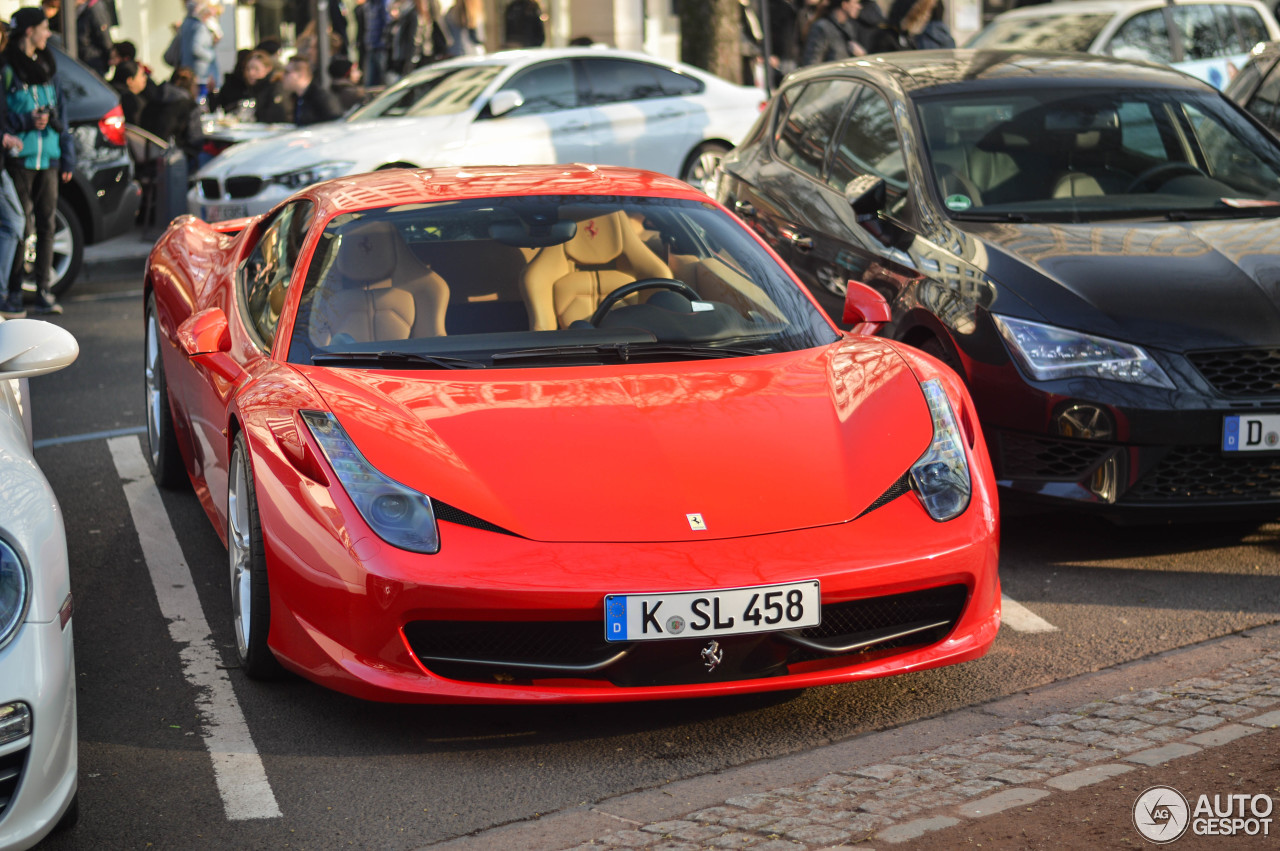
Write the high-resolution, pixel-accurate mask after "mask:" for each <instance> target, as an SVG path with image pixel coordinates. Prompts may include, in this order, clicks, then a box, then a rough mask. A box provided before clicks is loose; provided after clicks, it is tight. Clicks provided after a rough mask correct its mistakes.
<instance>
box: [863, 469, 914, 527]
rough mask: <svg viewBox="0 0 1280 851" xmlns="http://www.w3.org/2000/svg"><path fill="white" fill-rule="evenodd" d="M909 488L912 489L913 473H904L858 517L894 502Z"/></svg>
mask: <svg viewBox="0 0 1280 851" xmlns="http://www.w3.org/2000/svg"><path fill="white" fill-rule="evenodd" d="M909 490H911V474H910V473H903V474H902V477H901V478H899V479H898V480H897V481H896V482H894V483H893V484H892V485H890V486H889V489H888V490H887V491H885V492H884V493H882V494H880V495H879V496H878V497H876V501H875V502H873V503H871V504H870V505H868V506H867V507H866V509H865V510H864V511H863V512H862V514H859V515H858V517H862V516H863V515H865V514H870V513H871V512H873V511H875V510H876V509H877V508H880V507H881V506H884V505H888V504H889V503H891V502H893V501H894V500H895V499H897V498H898V497H900V496H902V495H903V494H904V493H906V492H907V491H909ZM855 519H856V518H855Z"/></svg>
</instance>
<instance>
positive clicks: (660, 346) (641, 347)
mask: <svg viewBox="0 0 1280 851" xmlns="http://www.w3.org/2000/svg"><path fill="white" fill-rule="evenodd" d="M762 354H768V350H764V351H762V350H760V349H747V348H743V347H740V346H738V347H735V346H701V345H696V344H679V345H677V344H673V343H656V344H655V343H604V344H602V345H589V346H544V347H541V348H536V349H517V350H516V351H511V352H498V353H496V354H494V356H493V362H494V364H495V365H496V364H498V363H500V362H502V363H513V362H517V361H526V360H528V361H539V360H549V361H555V360H580V359H582V358H593V357H597V358H601V359H604V358H610V359H615V360H617V361H618V362H620V363H627V362H629V361H631V360H632V359H645V358H652V357H681V358H731V357H744V356H747V355H762Z"/></svg>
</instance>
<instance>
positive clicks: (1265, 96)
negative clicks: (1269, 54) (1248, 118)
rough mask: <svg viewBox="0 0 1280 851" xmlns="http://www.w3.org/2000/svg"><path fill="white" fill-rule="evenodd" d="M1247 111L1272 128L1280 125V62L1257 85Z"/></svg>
mask: <svg viewBox="0 0 1280 851" xmlns="http://www.w3.org/2000/svg"><path fill="white" fill-rule="evenodd" d="M1249 111H1250V112H1252V113H1253V114H1254V115H1255V116H1257V118H1258V120H1259V121H1261V122H1262V123H1263V124H1265V125H1267V126H1268V127H1270V128H1271V129H1272V130H1275V129H1276V128H1277V127H1280V64H1277V65H1276V66H1275V67H1274V68H1272V69H1271V73H1270V74H1268V75H1267V79H1265V80H1263V81H1262V85H1261V86H1259V87H1258V92H1257V94H1255V95H1254V96H1253V100H1251V101H1249Z"/></svg>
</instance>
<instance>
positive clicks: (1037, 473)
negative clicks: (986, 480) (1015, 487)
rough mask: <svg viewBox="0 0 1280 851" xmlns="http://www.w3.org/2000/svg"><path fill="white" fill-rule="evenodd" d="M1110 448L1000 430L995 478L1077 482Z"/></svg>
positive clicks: (1090, 470) (1102, 445) (1097, 463)
mask: <svg viewBox="0 0 1280 851" xmlns="http://www.w3.org/2000/svg"><path fill="white" fill-rule="evenodd" d="M1112 448H1113V447H1111V446H1109V445H1106V444H1102V443H1093V442H1090V441H1084V440H1060V439H1058V438H1051V437H1034V436H1032V435H1027V434H1019V433H1017V432H1012V431H1002V432H1000V451H999V454H998V456H997V470H996V478H998V479H1023V480H1025V479H1036V480H1044V481H1064V482H1076V481H1079V480H1081V479H1083V478H1084V477H1085V476H1088V475H1089V474H1090V473H1092V472H1093V471H1094V469H1096V468H1097V466H1098V465H1099V464H1101V463H1102V462H1103V461H1104V460H1106V457H1107V455H1108V454H1109V453H1110V452H1111V451H1112Z"/></svg>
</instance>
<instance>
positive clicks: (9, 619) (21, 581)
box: [0, 538, 30, 649]
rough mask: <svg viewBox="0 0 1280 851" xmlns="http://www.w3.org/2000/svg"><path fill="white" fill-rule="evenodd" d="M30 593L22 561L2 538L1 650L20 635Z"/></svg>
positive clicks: (0, 582)
mask: <svg viewBox="0 0 1280 851" xmlns="http://www.w3.org/2000/svg"><path fill="white" fill-rule="evenodd" d="M29 593H30V592H29V589H28V587H27V571H26V569H25V568H24V567H23V566H22V559H20V558H18V554H17V552H15V551H14V549H13V547H11V546H9V544H8V543H6V542H5V541H4V539H2V538H0V649H3V648H4V646H5V645H7V644H8V643H9V642H10V641H12V640H13V637H14V636H15V635H17V634H18V628H19V627H21V626H22V619H23V618H24V617H25V616H26V613H27V597H28V595H29Z"/></svg>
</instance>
